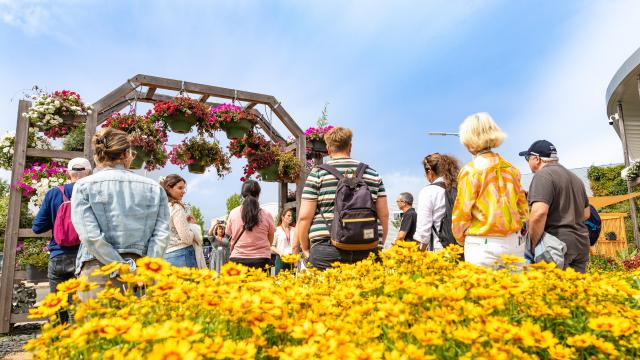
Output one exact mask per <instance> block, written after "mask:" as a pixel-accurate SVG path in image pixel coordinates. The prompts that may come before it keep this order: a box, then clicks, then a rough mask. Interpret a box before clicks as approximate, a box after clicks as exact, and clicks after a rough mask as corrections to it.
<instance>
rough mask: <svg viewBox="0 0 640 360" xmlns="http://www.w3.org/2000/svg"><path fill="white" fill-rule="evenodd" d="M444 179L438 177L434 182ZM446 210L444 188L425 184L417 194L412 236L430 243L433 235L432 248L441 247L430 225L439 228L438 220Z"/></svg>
mask: <svg viewBox="0 0 640 360" xmlns="http://www.w3.org/2000/svg"><path fill="white" fill-rule="evenodd" d="M438 181H444V178H442V177H439V178H437V179H436V180H435V181H434V182H438ZM446 210H447V205H446V197H445V190H444V189H443V188H441V187H440V186H437V185H427V186H425V187H424V188H423V189H422V190H421V191H420V195H419V196H418V208H417V210H416V212H417V213H418V220H417V222H416V233H415V234H414V235H413V238H414V239H416V240H417V241H419V242H421V243H423V244H425V245H429V244H430V243H431V237H432V236H433V247H434V248H433V249H429V250H437V249H442V244H440V240H439V239H438V236H437V235H436V234H434V233H433V230H432V226H433V227H435V228H436V230H439V229H440V222H441V221H442V218H443V217H444V215H445V212H446Z"/></svg>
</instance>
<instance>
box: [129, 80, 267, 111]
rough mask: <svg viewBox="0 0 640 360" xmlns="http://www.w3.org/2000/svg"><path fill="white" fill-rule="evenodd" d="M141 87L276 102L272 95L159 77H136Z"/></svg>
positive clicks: (258, 101)
mask: <svg viewBox="0 0 640 360" xmlns="http://www.w3.org/2000/svg"><path fill="white" fill-rule="evenodd" d="M134 78H135V79H136V81H138V82H139V84H140V85H145V86H154V87H157V88H159V89H166V90H174V91H180V90H185V91H186V92H189V93H193V94H200V95H209V96H213V97H219V98H224V99H236V100H238V101H251V102H257V103H259V104H270V103H272V102H274V101H275V98H274V97H273V96H271V95H265V94H260V93H254V92H250V91H243V90H235V89H229V88H224V87H219V86H211V85H204V84H197V83H192V82H187V81H180V80H174V79H167V78H162V77H158V76H151V75H142V74H140V75H136V76H135V77H134Z"/></svg>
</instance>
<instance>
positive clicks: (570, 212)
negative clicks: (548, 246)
mask: <svg viewBox="0 0 640 360" xmlns="http://www.w3.org/2000/svg"><path fill="white" fill-rule="evenodd" d="M527 200H528V201H529V205H533V203H534V202H538V201H539V202H543V203H545V204H548V205H549V213H548V214H547V222H546V224H545V226H544V231H546V232H548V233H549V234H551V235H553V236H555V237H557V238H558V239H560V240H562V241H564V242H565V244H567V254H580V253H584V252H586V253H588V252H589V231H588V230H587V227H586V225H585V224H584V209H585V208H587V207H589V198H588V197H587V192H586V190H585V188H584V184H583V183H582V181H581V180H580V179H579V178H578V177H577V176H576V175H575V174H574V173H572V172H571V171H569V170H567V169H566V168H565V167H564V166H562V165H560V164H547V165H545V167H543V168H542V169H540V170H539V171H538V172H536V173H535V174H534V176H533V180H532V181H531V186H530V187H529V195H528V197H527Z"/></svg>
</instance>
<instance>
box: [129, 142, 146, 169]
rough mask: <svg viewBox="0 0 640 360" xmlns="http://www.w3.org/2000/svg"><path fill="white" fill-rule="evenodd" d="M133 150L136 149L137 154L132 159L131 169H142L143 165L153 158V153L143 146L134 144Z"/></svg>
mask: <svg viewBox="0 0 640 360" xmlns="http://www.w3.org/2000/svg"><path fill="white" fill-rule="evenodd" d="M131 150H133V151H135V153H136V156H135V157H134V158H133V160H131V164H130V165H129V169H136V170H137V169H142V165H144V163H145V161H147V160H149V159H150V158H151V154H150V153H148V152H147V151H146V150H145V149H144V148H142V147H141V146H132V147H131Z"/></svg>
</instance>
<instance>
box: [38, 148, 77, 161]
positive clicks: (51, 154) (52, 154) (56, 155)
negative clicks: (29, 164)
mask: <svg viewBox="0 0 640 360" xmlns="http://www.w3.org/2000/svg"><path fill="white" fill-rule="evenodd" d="M27 156H29V157H43V158H52V159H73V158H76V157H83V156H84V153H82V152H81V151H67V150H55V149H33V148H29V149H27Z"/></svg>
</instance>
